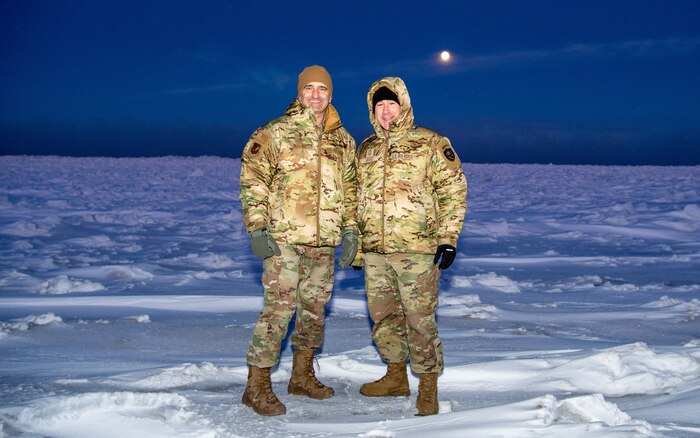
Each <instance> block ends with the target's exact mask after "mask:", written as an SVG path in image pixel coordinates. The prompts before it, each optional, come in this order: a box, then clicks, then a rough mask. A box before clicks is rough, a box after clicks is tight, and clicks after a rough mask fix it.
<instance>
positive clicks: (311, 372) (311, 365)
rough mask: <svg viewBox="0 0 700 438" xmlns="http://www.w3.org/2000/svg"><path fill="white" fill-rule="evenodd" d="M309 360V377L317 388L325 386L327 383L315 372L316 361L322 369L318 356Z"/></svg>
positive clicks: (307, 372) (307, 371)
mask: <svg viewBox="0 0 700 438" xmlns="http://www.w3.org/2000/svg"><path fill="white" fill-rule="evenodd" d="M309 362H311V363H309V366H308V367H307V368H306V375H307V376H308V377H309V380H311V383H312V384H313V385H314V386H315V387H316V388H325V387H326V385H324V384H323V383H321V382H319V381H318V379H317V378H316V374H315V373H314V362H316V366H317V367H318V369H319V370H321V365H320V364H319V363H318V358H317V357H316V356H313V357H312V358H311V360H310V361H309Z"/></svg>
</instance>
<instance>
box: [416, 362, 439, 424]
mask: <svg viewBox="0 0 700 438" xmlns="http://www.w3.org/2000/svg"><path fill="white" fill-rule="evenodd" d="M418 377H419V378H420V382H419V383H418V400H416V407H417V408H418V413H417V414H416V415H418V416H424V415H435V414H437V413H438V411H439V410H440V409H439V406H438V399H437V379H438V373H424V374H419V375H418Z"/></svg>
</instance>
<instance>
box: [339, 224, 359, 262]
mask: <svg viewBox="0 0 700 438" xmlns="http://www.w3.org/2000/svg"><path fill="white" fill-rule="evenodd" d="M341 245H342V246H343V249H342V251H341V253H340V258H339V259H338V266H340V269H345V268H347V267H348V266H350V263H352V261H353V260H354V259H355V254H357V233H356V232H355V231H353V230H345V231H343V240H342V241H341Z"/></svg>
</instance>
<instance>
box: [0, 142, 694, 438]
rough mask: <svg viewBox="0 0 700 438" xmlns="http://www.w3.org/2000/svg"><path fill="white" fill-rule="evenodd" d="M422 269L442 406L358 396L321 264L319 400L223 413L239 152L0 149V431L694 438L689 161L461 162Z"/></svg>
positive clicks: (235, 403) (337, 297)
mask: <svg viewBox="0 0 700 438" xmlns="http://www.w3.org/2000/svg"><path fill="white" fill-rule="evenodd" d="M464 170H465V172H466V174H467V178H468V182H469V212H468V214H467V217H466V221H465V225H464V229H463V231H462V234H461V236H460V239H459V243H458V248H457V250H458V252H459V254H458V257H457V260H456V262H455V264H454V265H453V266H452V267H451V268H450V269H448V270H446V271H444V272H443V273H442V276H441V278H440V305H439V307H438V311H437V313H438V323H439V327H440V335H441V338H442V340H443V345H444V351H445V360H446V369H445V371H444V373H443V374H442V375H441V376H440V379H439V401H440V414H439V415H435V416H431V417H416V416H415V415H414V414H415V412H416V411H415V398H416V393H417V385H418V379H417V376H416V375H410V385H411V396H409V397H397V398H387V399H381V398H380V399H376V398H366V397H363V396H361V395H360V394H359V392H358V390H359V387H360V385H361V384H362V383H364V382H367V381H371V380H375V379H376V378H379V377H380V376H381V375H382V374H383V372H384V370H385V366H384V364H383V363H382V361H381V359H380V358H379V356H378V354H377V351H376V349H375V348H374V346H373V344H372V339H371V322H370V320H369V319H368V312H367V305H366V299H365V296H364V282H363V277H362V272H356V271H353V270H351V269H346V270H343V271H340V270H337V271H336V276H335V289H334V297H333V299H332V301H331V303H330V304H329V306H328V308H327V323H326V341H325V345H324V349H323V351H321V352H319V355H318V359H319V360H318V363H317V365H316V369H317V375H318V376H319V378H320V380H322V381H323V382H325V383H327V384H329V385H331V386H333V387H334V388H335V392H336V395H335V397H333V398H331V399H328V400H324V401H316V400H311V399H308V398H305V397H297V396H291V395H289V394H287V392H286V384H287V381H288V379H289V376H290V373H291V347H290V345H289V344H290V343H289V341H288V340H287V341H286V342H285V344H284V350H283V352H282V359H281V362H280V364H279V366H278V367H276V368H275V369H274V370H273V373H272V379H273V387H274V389H275V391H276V393H277V394H278V396H279V397H280V399H281V400H282V402H284V403H285V404H286V406H287V414H286V415H284V416H280V417H272V418H265V417H259V416H257V415H256V414H255V413H253V412H252V410H251V409H250V408H248V407H246V406H244V405H242V404H241V402H240V401H241V395H242V393H243V389H244V385H245V381H246V376H247V368H246V363H245V355H246V349H247V344H248V341H249V339H250V335H251V330H252V326H253V324H254V322H255V319H256V317H257V315H258V313H259V311H260V309H261V307H262V287H261V285H260V275H261V268H262V266H261V262H260V261H259V260H258V259H257V258H255V257H254V256H253V254H252V252H251V250H250V246H249V241H248V236H247V234H246V232H245V229H244V227H243V224H242V214H241V204H240V202H239V200H238V196H239V192H238V175H239V172H240V161H239V160H235V159H224V158H216V157H200V158H180V157H163V158H149V159H141V158H129V159H110V158H59V157H12V156H10V157H8V156H5V157H0V437H70V438H82V437H85V438H88V437H90V438H93V437H96V436H98V437H100V438H110V437H125V436H126V437H129V438H140V437H144V438H146V437H148V438H151V437H212V438H214V437H221V438H224V437H260V436H283V437H292V436H293V437H307V436H308V437H315V436H316V437H320V436H324V437H349V436H353V437H424V436H440V437H442V438H447V437H465V436H470V437H563V436H566V437H618V436H620V437H646V436H649V437H659V436H672V437H697V436H700V415H698V412H700V167H594V166H546V165H476V164H464Z"/></svg>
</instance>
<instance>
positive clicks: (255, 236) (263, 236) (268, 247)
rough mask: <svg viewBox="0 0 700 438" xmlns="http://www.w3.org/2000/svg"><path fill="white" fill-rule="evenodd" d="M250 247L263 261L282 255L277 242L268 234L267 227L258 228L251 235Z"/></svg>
mask: <svg viewBox="0 0 700 438" xmlns="http://www.w3.org/2000/svg"><path fill="white" fill-rule="evenodd" d="M250 245H251V246H252V247H253V254H255V255H256V256H258V257H260V258H261V259H266V258H268V257H272V256H273V255H276V256H279V255H282V251H280V247H279V246H277V242H275V239H273V238H272V236H270V235H269V234H268V233H267V228H265V227H261V228H256V229H254V230H253V232H252V233H250Z"/></svg>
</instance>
